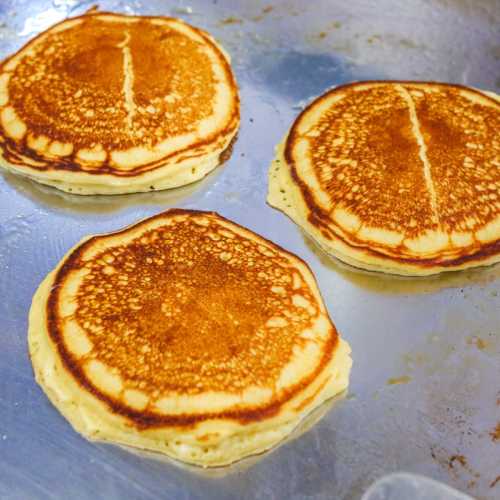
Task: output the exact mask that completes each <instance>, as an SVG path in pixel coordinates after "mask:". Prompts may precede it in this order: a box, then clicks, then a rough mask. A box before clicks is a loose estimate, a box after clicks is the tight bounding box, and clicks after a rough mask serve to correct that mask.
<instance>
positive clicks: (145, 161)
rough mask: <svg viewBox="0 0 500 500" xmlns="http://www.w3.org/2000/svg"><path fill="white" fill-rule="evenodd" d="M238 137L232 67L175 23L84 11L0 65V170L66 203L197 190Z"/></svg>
mask: <svg viewBox="0 0 500 500" xmlns="http://www.w3.org/2000/svg"><path fill="white" fill-rule="evenodd" d="M238 126H239V97H238V90H237V86H236V82H235V79H234V76H233V74H232V71H231V68H230V65H229V57H228V55H227V54H226V53H225V52H224V50H223V49H222V48H221V47H220V46H219V45H218V44H217V42H215V40H214V39H213V38H212V37H210V35H208V34H207V33H205V32H203V31H202V30H200V29H198V28H194V27H193V26H190V25H188V24H186V23H185V22H183V21H181V20H178V19H173V18H167V17H140V16H126V15H121V14H112V13H106V12H104V13H100V12H95V11H92V12H89V13H87V14H85V15H83V16H80V17H76V18H72V19H67V20H64V21H62V22H61V23H59V24H56V25H55V26H53V27H52V28H50V29H48V30H47V31H45V32H43V33H41V34H40V35H38V36H37V37H35V38H34V39H33V40H31V41H30V42H28V43H27V44H26V45H25V46H24V47H22V48H21V49H20V50H19V51H18V52H17V53H15V54H14V55H12V56H11V57H9V58H7V59H6V60H5V61H4V62H3V63H2V64H1V65H0V166H2V167H4V168H6V169H8V170H9V171H12V172H14V173H17V174H21V175H24V176H27V177H30V178H32V179H33V180H35V181H38V182H41V183H43V184H48V185H51V186H54V187H56V188H58V189H62V190H64V191H68V192H73V193H78V194H118V193H131V192H141V191H152V190H158V189H165V188H172V187H177V186H181V185H184V184H188V183H191V182H194V181H196V180H198V179H200V178H202V177H204V176H205V175H206V174H207V173H208V172H210V171H211V170H213V169H214V168H215V167H216V166H217V165H219V164H220V163H221V162H222V161H223V160H224V158H225V156H226V155H224V154H223V153H224V152H225V151H228V152H229V148H230V145H231V142H232V140H233V139H234V138H235V136H236V133H237V129H238Z"/></svg>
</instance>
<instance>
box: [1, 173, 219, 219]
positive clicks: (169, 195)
mask: <svg viewBox="0 0 500 500" xmlns="http://www.w3.org/2000/svg"><path fill="white" fill-rule="evenodd" d="M225 166H226V165H220V166H219V167H217V168H216V169H214V170H213V171H212V172H210V173H209V174H208V175H206V176H205V177H204V178H203V179H200V180H198V181H195V182H193V183H191V184H187V185H185V186H181V187H178V188H171V189H164V190H161V191H150V192H147V193H132V194H111V195H109V194H108V195H79V194H71V193H66V192H64V191H61V190H59V189H56V188H54V187H51V186H46V185H44V184H40V183H38V182H36V181H32V180H31V179H28V178H26V177H22V176H20V175H16V174H13V173H11V172H2V175H3V177H4V179H5V181H6V183H7V184H8V185H9V186H11V187H12V188H14V189H15V190H16V191H17V192H18V193H19V194H20V195H22V196H24V197H25V198H27V199H29V200H31V201H34V202H36V203H39V204H41V205H44V206H47V207H50V208H58V209H63V210H68V211H70V212H76V213H109V212H115V211H118V210H121V209H123V208H127V207H132V206H140V205H161V206H174V205H178V204H179V203H180V202H183V201H185V200H186V198H188V197H189V196H192V195H194V194H198V195H200V194H204V193H205V192H206V191H207V190H208V189H209V188H210V186H211V185H212V183H213V182H214V181H215V179H217V177H218V176H219V175H220V174H221V173H222V169H223V168H225Z"/></svg>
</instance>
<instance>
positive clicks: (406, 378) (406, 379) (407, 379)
mask: <svg viewBox="0 0 500 500" xmlns="http://www.w3.org/2000/svg"><path fill="white" fill-rule="evenodd" d="M410 381H411V377H410V376H409V375H402V376H401V377H394V378H390V379H388V380H387V385H399V384H407V383H408V382H410Z"/></svg>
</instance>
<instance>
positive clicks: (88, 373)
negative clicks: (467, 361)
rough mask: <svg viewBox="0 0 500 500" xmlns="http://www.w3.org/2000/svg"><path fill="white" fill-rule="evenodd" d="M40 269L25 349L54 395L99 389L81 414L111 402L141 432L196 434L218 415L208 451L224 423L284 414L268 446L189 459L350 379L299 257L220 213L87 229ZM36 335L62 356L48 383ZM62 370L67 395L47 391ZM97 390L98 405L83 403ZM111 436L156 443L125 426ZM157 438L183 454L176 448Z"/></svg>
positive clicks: (235, 425) (246, 423)
mask: <svg viewBox="0 0 500 500" xmlns="http://www.w3.org/2000/svg"><path fill="white" fill-rule="evenodd" d="M48 279H49V282H47V283H46V284H45V285H44V287H41V290H43V293H42V296H40V293H41V292H38V293H39V295H38V296H37V297H38V298H35V300H34V305H33V309H32V317H31V318H30V350H31V353H32V360H33V364H34V367H35V373H37V378H38V380H39V381H40V383H41V385H42V387H44V388H45V390H46V392H47V393H48V395H49V397H51V399H52V401H53V402H54V403H55V404H56V406H58V407H59V408H60V405H61V401H65V400H67V399H68V398H69V399H70V400H71V401H79V400H80V398H81V394H82V393H83V394H85V397H90V396H91V397H92V399H93V401H92V402H91V403H81V402H80V403H79V404H80V406H81V407H82V408H83V410H82V409H81V408H79V409H78V411H79V412H80V414H82V413H85V411H88V412H91V413H92V415H93V416H92V417H91V419H92V418H93V419H95V418H98V417H96V416H95V414H96V413H105V414H107V417H106V419H109V418H111V419H113V418H115V419H117V422H119V423H117V424H116V425H117V428H120V426H121V425H126V427H127V428H129V429H133V432H132V433H133V434H134V433H135V434H134V435H135V436H137V433H145V434H147V433H148V432H149V431H151V432H160V433H161V432H162V431H165V432H166V433H167V435H168V436H170V433H172V432H173V431H172V430H176V429H177V431H176V432H177V433H178V435H177V437H179V435H181V436H183V435H184V436H185V435H186V433H188V434H189V433H191V434H192V433H193V432H194V433H195V434H196V435H197V436H203V435H206V433H207V430H206V429H205V430H203V427H200V425H201V426H203V425H205V427H207V426H208V427H209V428H210V429H212V430H213V428H214V422H216V423H217V422H218V426H219V427H222V429H223V431H220V429H219V434H217V433H215V434H216V437H212V438H211V439H212V441H213V442H212V443H209V444H210V445H211V446H212V448H213V449H214V450H215V451H214V452H215V453H216V455H217V448H218V444H219V441H220V440H221V439H222V437H226V438H227V434H228V431H227V429H226V430H225V431H224V429H225V427H227V426H228V425H229V428H230V429H232V431H231V432H230V433H229V434H238V433H240V434H241V433H245V432H249V431H248V430H249V429H251V433H252V434H257V435H259V432H260V431H259V427H262V428H265V429H271V430H273V428H276V429H278V430H279V429H282V428H286V427H287V426H288V427H290V429H289V430H287V431H286V432H284V431H282V432H279V431H277V432H275V435H274V437H272V438H266V439H265V440H264V441H265V445H262V443H260V444H259V442H258V440H257V442H256V443H254V444H252V445H251V446H250V447H249V448H246V451H245V450H244V451H243V452H242V451H241V450H240V451H239V450H238V449H233V450H232V451H229V452H224V453H225V454H224V453H223V454H222V455H221V456H219V455H220V450H218V451H219V455H217V457H218V458H214V457H212V458H210V459H205V461H204V459H203V458H200V457H198V458H196V459H193V457H191V461H194V462H199V463H202V464H206V463H209V464H210V461H214V460H215V462H216V463H226V462H230V461H233V460H235V459H238V458H241V456H244V455H246V454H249V453H252V452H255V450H262V448H266V447H269V446H271V445H272V444H275V442H276V441H278V440H280V439H282V438H283V437H284V435H286V434H288V433H289V432H290V430H291V429H292V428H293V427H294V426H295V425H296V424H297V423H298V421H299V420H300V419H301V418H302V416H303V415H304V414H307V413H309V411H311V409H313V408H314V407H316V406H317V405H318V404H320V403H321V402H322V401H324V400H325V399H327V398H328V397H332V396H333V395H334V394H336V393H338V392H340V391H342V390H343V389H345V387H346V386H347V377H348V373H349V367H350V359H349V357H348V348H347V347H346V345H345V343H344V342H343V341H341V340H340V339H339V338H338V334H337V332H336V330H335V327H334V326H333V324H332V323H331V321H330V319H329V317H328V313H327V312H326V310H325V308H324V305H323V302H322V300H321V296H320V295H319V291H318V290H317V286H316V284H315V281H314V278H313V276H312V274H311V273H310V271H309V269H308V268H307V266H306V265H305V264H304V263H303V262H302V261H300V260H299V259H298V258H297V257H295V256H293V255H292V254H289V253H288V252H285V251H284V250H282V249H280V248H279V247H277V246H275V245H274V244H272V243H270V242H268V241H267V240H264V239H263V238H261V237H259V236H257V235H255V234H254V233H251V232H249V231H247V230H245V229H243V228H241V227H240V226H236V225H235V224H233V223H231V222H229V221H227V220H225V219H223V218H221V217H219V216H217V215H216V214H213V213H202V212H189V211H177V210H176V211H169V212H166V213H164V214H160V215H159V216H157V217H154V218H152V219H149V220H146V221H143V222H142V223H139V224H137V225H135V226H132V227H130V228H128V229H125V230H123V231H121V232H119V233H114V234H111V235H106V236H98V237H93V238H90V239H89V240H87V241H86V242H84V243H83V244H81V245H80V246H78V247H77V248H75V249H74V250H73V251H71V252H70V253H69V254H68V256H67V257H66V258H65V259H64V260H63V261H62V263H61V265H60V266H59V268H58V270H57V272H56V273H55V274H54V275H52V276H51V277H50V278H48ZM44 307H45V313H43V312H42V311H41V309H40V308H42V309H43V308H44ZM40 314H41V315H42V318H40ZM44 314H45V315H46V316H45V317H44ZM40 331H42V332H44V333H43V334H41V333H40ZM40 336H42V337H44V336H45V341H46V342H47V341H48V344H50V350H51V352H52V354H50V357H55V358H56V359H58V360H59V362H60V364H61V366H60V368H59V369H58V373H59V374H58V375H56V378H57V381H55V382H54V380H52V381H51V376H49V375H47V373H44V371H43V368H42V367H43V366H44V365H46V364H47V363H48V361H47V356H48V354H47V345H48V344H47V345H46V352H45V354H44V355H43V356H42V355H41V354H40V353H41V352H42V351H43V349H41V348H40V345H41V344H43V339H41V338H40ZM40 349H41V350H40ZM334 359H335V362H334ZM53 378H54V377H53V376H52V379H53ZM63 379H64V381H65V382H62V380H63ZM68 379H70V385H69V387H72V385H73V389H72V392H73V395H72V396H60V395H59V396H58V395H56V396H54V395H52V396H51V393H52V394H54V393H55V394H59V393H60V391H61V390H64V388H63V386H64V387H66V386H67V385H66V384H67V383H68ZM54 387H55V389H54ZM75 394H79V395H80V396H78V397H76V396H75ZM97 402H98V403H99V405H102V406H98V410H95V409H93V410H88V409H86V407H87V406H88V405H96V404H97ZM60 409H61V408H60ZM61 411H62V412H63V413H64V414H65V415H66V416H68V412H67V411H66V412H65V410H64V409H61ZM70 413H71V412H70ZM68 418H69V420H70V421H71V422H72V423H73V425H74V426H75V427H76V428H77V429H78V430H79V431H80V432H82V433H84V434H86V435H89V431H88V429H87V428H82V424H79V423H78V422H75V417H74V416H71V414H70V415H69V416H68ZM78 418H80V417H78ZM100 418H101V419H103V417H100ZM106 419H104V420H106ZM76 420H78V419H76ZM273 422H274V423H273ZM292 424H293V425H292ZM193 425H194V426H195V430H194V431H193ZM95 426H96V427H97V429H98V430H97V434H96V436H95V437H97V438H99V439H106V435H107V434H106V429H107V424H102V425H100V424H96V425H95ZM196 426H198V427H196ZM231 426H232V427H231ZM283 426H284V427H283ZM276 429H274V430H275V431H276ZM109 432H110V434H111V436H114V432H115V431H114V430H111V431H109ZM129 432H130V431H129ZM209 434H210V433H209ZM217 436H218V437H217ZM163 437H164V436H163ZM108 439H111V440H114V441H119V442H124V443H125V444H132V445H134V446H139V447H143V448H150V449H158V445H156V446H155V445H154V444H151V443H150V442H143V443H140V442H139V443H138V442H131V440H130V439H129V438H128V437H127V436H126V433H125V437H124V436H123V435H120V437H118V438H117V437H116V436H115V437H109V436H108ZM191 440H192V439H191ZM164 441H165V440H164ZM181 441H182V439H181ZM201 441H202V442H201V444H202V445H205V446H206V445H207V443H204V442H203V439H202V440H201ZM167 442H168V439H167ZM198 444H199V443H198ZM162 446H163V447H165V446H166V445H165V444H163V445H162ZM167 448H168V446H167ZM160 451H164V452H165V453H167V454H171V455H173V456H176V457H177V458H181V459H183V460H186V457H185V456H183V455H182V454H181V453H179V452H178V450H177V451H175V450H174V451H173V450H172V449H166V450H165V449H161V447H160ZM221 457H222V458H221ZM228 457H229V458H228ZM188 461H189V460H188Z"/></svg>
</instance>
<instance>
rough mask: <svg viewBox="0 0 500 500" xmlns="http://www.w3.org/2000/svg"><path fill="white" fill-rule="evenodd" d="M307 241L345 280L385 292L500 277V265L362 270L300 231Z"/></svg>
mask: <svg viewBox="0 0 500 500" xmlns="http://www.w3.org/2000/svg"><path fill="white" fill-rule="evenodd" d="M301 233H302V237H303V239H304V242H305V243H306V245H307V247H308V248H309V250H311V251H312V252H313V253H314V254H315V255H316V256H317V257H318V259H319V260H320V262H321V263H322V264H323V265H324V266H325V267H326V268H328V269H330V270H332V271H335V272H336V273H338V274H340V275H341V276H342V277H343V278H344V279H345V280H347V281H349V282H351V283H352V284H354V285H356V286H357V287H359V288H364V289H365V290H368V291H371V292H376V293H384V294H390V295H392V294H401V295H406V294H419V293H421V294H424V293H433V292H438V291H440V290H443V289H445V288H460V287H464V286H471V285H483V286H484V285H488V284H489V283H491V282H492V281H495V280H496V279H498V278H500V264H494V265H491V266H486V267H477V268H474V269H466V270H463V271H449V272H443V273H440V274H436V275H433V276H398V275H395V274H387V273H383V272H377V271H366V270H364V269H360V268H357V267H354V266H351V265H349V264H346V263H345V262H342V261H341V260H339V259H337V258H336V257H333V256H331V255H329V254H327V253H326V252H325V251H324V250H323V249H322V248H320V247H319V246H318V244H317V243H316V242H315V241H314V240H313V239H312V238H311V237H310V236H309V235H307V234H306V233H304V232H303V231H301Z"/></svg>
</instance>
